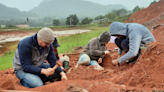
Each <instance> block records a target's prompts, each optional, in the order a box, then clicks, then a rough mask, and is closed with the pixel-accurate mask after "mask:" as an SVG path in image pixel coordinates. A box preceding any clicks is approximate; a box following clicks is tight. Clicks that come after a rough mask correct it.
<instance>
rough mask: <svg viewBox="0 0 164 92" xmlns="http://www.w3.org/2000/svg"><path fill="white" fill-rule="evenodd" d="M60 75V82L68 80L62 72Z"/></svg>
mask: <svg viewBox="0 0 164 92" xmlns="http://www.w3.org/2000/svg"><path fill="white" fill-rule="evenodd" d="M60 75H61V80H68V78H67V76H66V75H65V73H64V72H61V73H60Z"/></svg>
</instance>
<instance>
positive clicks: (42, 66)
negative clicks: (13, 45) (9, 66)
mask: <svg viewBox="0 0 164 92" xmlns="http://www.w3.org/2000/svg"><path fill="white" fill-rule="evenodd" d="M53 41H54V36H53V33H52V30H51V29H50V28H47V27H45V28H42V29H41V30H39V32H38V33H36V34H35V35H33V36H30V37H27V38H25V39H23V40H22V41H20V42H19V44H18V48H17V50H16V52H15V56H14V57H13V69H14V72H15V75H16V77H17V78H18V79H19V80H20V84H21V85H23V86H25V87H28V88H35V87H39V86H42V85H43V84H44V83H45V82H47V81H50V80H52V79H55V78H61V79H62V80H68V79H67V76H66V75H65V73H64V72H63V70H62V69H61V68H60V67H58V68H57V69H56V70H54V69H53V68H52V67H54V66H55V64H56V61H57V59H56V57H55V53H54V51H53V46H52V44H51V43H52V42H53ZM45 60H48V61H49V63H44V61H45Z"/></svg>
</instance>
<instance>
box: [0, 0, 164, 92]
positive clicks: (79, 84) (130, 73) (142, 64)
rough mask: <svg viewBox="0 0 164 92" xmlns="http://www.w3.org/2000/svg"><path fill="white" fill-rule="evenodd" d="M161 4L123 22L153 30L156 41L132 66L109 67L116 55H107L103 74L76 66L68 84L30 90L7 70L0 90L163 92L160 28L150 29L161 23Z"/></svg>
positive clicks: (163, 33)
mask: <svg viewBox="0 0 164 92" xmlns="http://www.w3.org/2000/svg"><path fill="white" fill-rule="evenodd" d="M163 3H164V0H161V1H159V2H158V3H155V4H153V5H150V6H149V7H148V8H145V9H143V10H141V11H138V12H136V13H135V14H133V15H132V16H131V17H130V18H129V19H128V20H127V21H126V22H137V23H141V24H144V25H145V26H146V27H148V28H149V29H153V31H152V33H153V35H154V37H155V39H156V41H157V42H156V43H152V44H151V45H149V46H148V47H147V48H146V49H144V50H142V55H141V56H140V57H139V59H138V62H137V63H136V64H135V65H128V64H124V65H121V66H113V65H112V64H111V61H112V60H113V59H115V58H116V57H117V52H111V53H110V55H107V56H105V58H104V61H103V63H102V66H103V67H104V68H105V70H103V71H97V70H94V67H93V66H79V67H78V68H77V69H74V68H73V69H72V70H71V72H70V73H67V74H66V75H67V77H68V79H69V80H68V81H56V82H53V83H47V84H46V85H44V86H42V87H37V88H32V89H29V88H26V87H23V86H21V85H20V84H19V80H18V79H17V78H16V76H15V74H14V73H13V69H8V70H4V71H0V81H1V82H0V89H1V90H30V91H46V92H62V91H64V90H65V92H73V91H78V92H84V91H82V89H86V90H88V91H89V92H134V91H135V92H145V91H146V92H152V91H153V92H160V91H157V90H162V89H164V79H163V77H164V62H163V61H162V60H164V54H163V53H164V44H163V43H162V42H163V36H164V31H163V30H164V26H163V25H161V26H158V27H154V26H155V25H158V24H163V23H164V20H163V14H162V13H163V12H164V7H163ZM150 24H151V25H150ZM153 27H154V28H153ZM116 47H117V46H116V45H115V44H113V43H109V44H108V45H107V49H112V50H113V49H114V48H116ZM81 50H82V49H80V50H77V51H76V52H75V53H76V54H68V56H69V57H70V68H71V67H74V66H75V65H76V63H77V61H78V57H79V52H80V51H81ZM12 81H13V84H14V85H13V84H12ZM155 90H156V91H155Z"/></svg>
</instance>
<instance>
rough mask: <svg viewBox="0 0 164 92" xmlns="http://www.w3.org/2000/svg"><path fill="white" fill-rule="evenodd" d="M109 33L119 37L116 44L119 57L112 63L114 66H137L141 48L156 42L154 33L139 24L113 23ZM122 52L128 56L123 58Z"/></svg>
mask: <svg viewBox="0 0 164 92" xmlns="http://www.w3.org/2000/svg"><path fill="white" fill-rule="evenodd" d="M109 31H110V34H111V35H112V36H117V38H116V39H115V43H116V45H117V46H118V47H119V50H118V57H117V59H115V60H113V61H112V63H113V64H114V65H117V64H119V65H120V64H121V63H123V62H127V63H132V64H135V62H136V61H137V59H138V57H139V55H140V54H141V49H140V47H141V46H142V45H144V46H146V44H147V43H151V42H155V41H156V40H155V38H154V36H153V35H152V33H151V32H150V31H149V30H148V29H147V28H146V27H145V26H143V25H141V24H138V23H121V22H113V23H112V24H111V25H110V28H109ZM122 51H124V52H125V53H126V54H125V55H123V56H122V57H121V54H122Z"/></svg>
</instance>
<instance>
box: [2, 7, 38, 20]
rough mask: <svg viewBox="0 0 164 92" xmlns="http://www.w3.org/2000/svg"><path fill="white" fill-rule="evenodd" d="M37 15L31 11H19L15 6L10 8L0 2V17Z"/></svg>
mask: <svg viewBox="0 0 164 92" xmlns="http://www.w3.org/2000/svg"><path fill="white" fill-rule="evenodd" d="M36 16H37V15H36V14H34V13H31V12H25V11H23V12H21V11H20V10H18V9H16V8H10V7H7V6H5V5H3V4H0V19H9V18H21V17H36Z"/></svg>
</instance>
